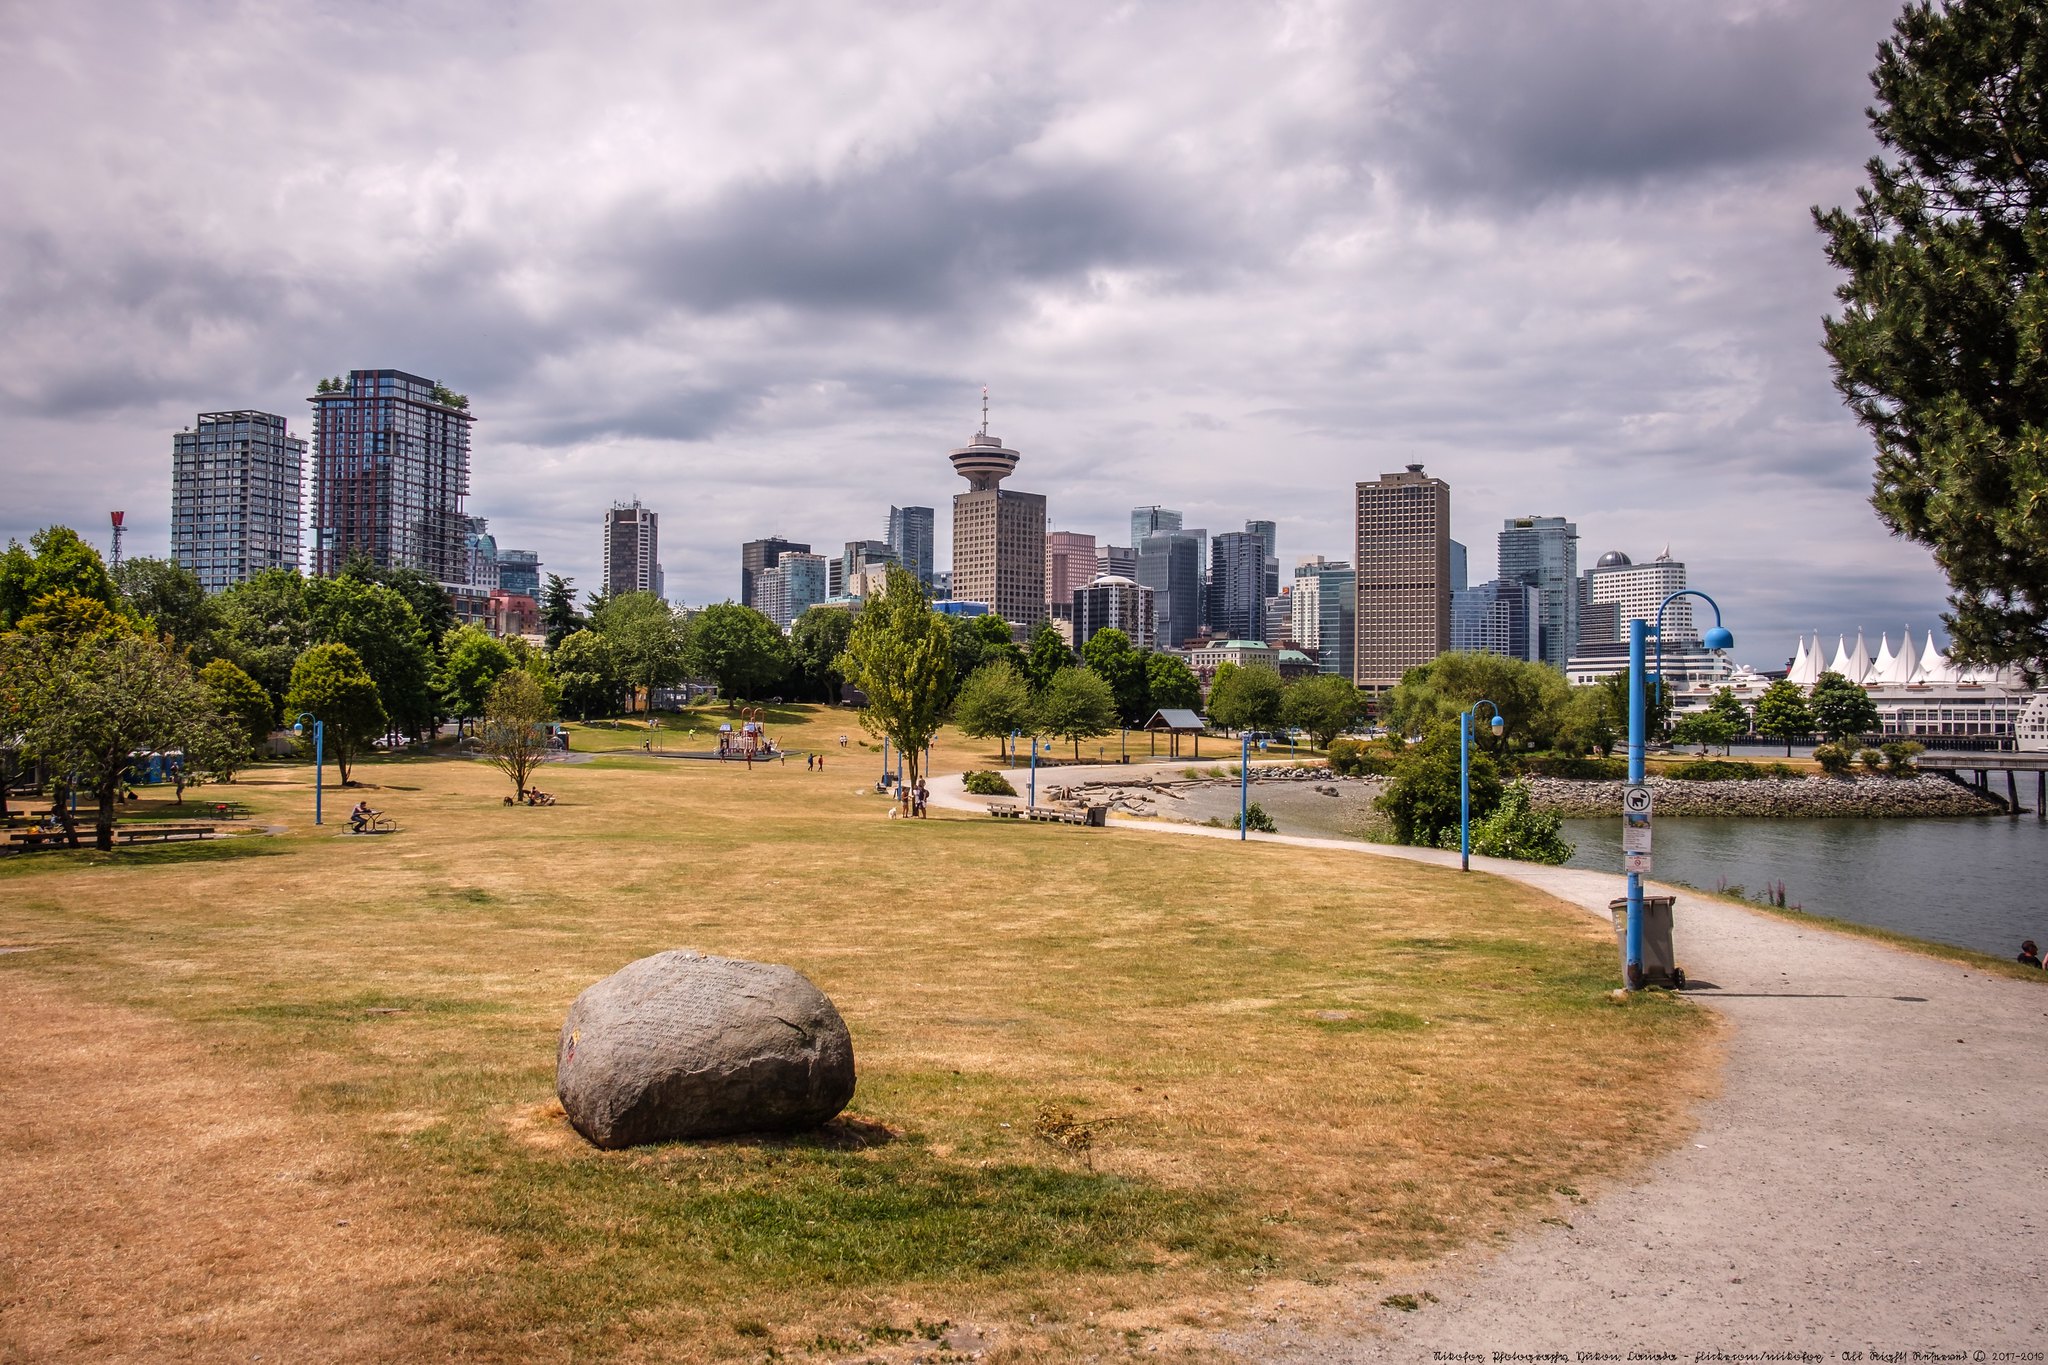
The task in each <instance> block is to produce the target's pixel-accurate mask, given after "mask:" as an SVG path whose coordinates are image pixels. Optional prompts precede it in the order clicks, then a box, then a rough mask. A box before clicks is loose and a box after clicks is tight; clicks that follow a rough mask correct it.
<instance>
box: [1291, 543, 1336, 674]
mask: <svg viewBox="0 0 2048 1365" xmlns="http://www.w3.org/2000/svg"><path fill="white" fill-rule="evenodd" d="M1328 563H1329V561H1328V560H1326V559H1324V558H1323V557H1322V556H1321V555H1315V556H1313V557H1312V558H1309V559H1304V560H1303V561H1302V562H1301V563H1299V564H1297V565H1295V566H1294V585H1293V591H1292V592H1290V593H1288V595H1287V633H1288V634H1289V635H1290V636H1292V637H1293V640H1294V643H1295V644H1296V645H1298V646H1299V647H1300V648H1302V649H1316V650H1319V649H1321V648H1322V646H1323V619H1322V605H1323V580H1322V579H1321V578H1320V577H1318V576H1317V574H1316V570H1318V569H1320V568H1323V567H1324V566H1325V565H1327V564H1328Z"/></svg>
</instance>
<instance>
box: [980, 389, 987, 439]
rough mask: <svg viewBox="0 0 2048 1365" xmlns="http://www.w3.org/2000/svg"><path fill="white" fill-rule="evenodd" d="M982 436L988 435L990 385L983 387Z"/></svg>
mask: <svg viewBox="0 0 2048 1365" xmlns="http://www.w3.org/2000/svg"><path fill="white" fill-rule="evenodd" d="M981 434H982V435H984V436H986V435H988V385H986V384H983V385H982V386H981Z"/></svg>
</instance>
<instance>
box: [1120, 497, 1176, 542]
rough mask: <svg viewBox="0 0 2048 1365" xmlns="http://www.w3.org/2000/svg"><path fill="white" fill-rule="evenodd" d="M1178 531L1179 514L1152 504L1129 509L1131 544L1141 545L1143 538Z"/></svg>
mask: <svg viewBox="0 0 2048 1365" xmlns="http://www.w3.org/2000/svg"><path fill="white" fill-rule="evenodd" d="M1179 529H1180V513H1178V512H1176V511H1174V510H1172V509H1171V508H1167V507H1160V506H1158V505H1157V504H1154V505H1153V506H1150V507H1133V508H1132V509H1131V544H1132V545H1134V546H1136V545H1143V544H1144V543H1145V537H1147V536H1156V535H1161V534H1163V533H1165V532H1167V531H1178V530H1179Z"/></svg>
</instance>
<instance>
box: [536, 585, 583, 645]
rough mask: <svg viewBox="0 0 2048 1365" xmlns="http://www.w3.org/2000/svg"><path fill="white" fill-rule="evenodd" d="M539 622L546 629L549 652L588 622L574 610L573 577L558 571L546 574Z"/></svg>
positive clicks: (574, 592)
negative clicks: (546, 578) (566, 576)
mask: <svg viewBox="0 0 2048 1365" xmlns="http://www.w3.org/2000/svg"><path fill="white" fill-rule="evenodd" d="M540 622H541V626H542V627H543V628H544V629H545V630H546V631H547V636H548V652H549V653H551V654H552V653H553V652H554V651H555V650H557V649H560V648H561V647H562V641H564V640H566V639H568V638H569V637H570V636H571V635H574V634H575V633H576V632H577V631H579V630H582V629H583V628H584V626H586V625H588V624H589V623H588V622H587V621H586V620H585V619H584V617H583V613H582V612H580V611H578V610H576V580H575V579H573V578H564V577H562V576H561V575H560V574H558V573H551V574H549V575H548V581H547V586H546V587H544V588H542V589H541V594H540Z"/></svg>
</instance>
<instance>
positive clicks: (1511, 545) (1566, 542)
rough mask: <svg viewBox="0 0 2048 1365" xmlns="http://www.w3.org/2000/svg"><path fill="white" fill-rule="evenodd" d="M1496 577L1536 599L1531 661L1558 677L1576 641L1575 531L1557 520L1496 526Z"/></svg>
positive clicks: (1537, 519)
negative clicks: (1527, 588)
mask: <svg viewBox="0 0 2048 1365" xmlns="http://www.w3.org/2000/svg"><path fill="white" fill-rule="evenodd" d="M1499 576H1500V577H1501V578H1502V579H1504V580H1507V581H1511V582H1515V583H1525V584H1527V585H1528V586H1530V587H1532V588H1534V589H1536V590H1537V592H1539V593H1540V594H1542V598H1543V603H1542V611H1541V615H1540V619H1539V623H1538V636H1539V640H1538V645H1537V652H1536V655H1535V656H1534V657H1536V658H1538V659H1541V660H1542V661H1543V662H1544V663H1547V664H1549V665H1550V666H1551V667H1552V668H1555V669H1557V670H1558V671H1560V672H1562V671H1563V670H1564V666H1565V664H1566V663H1568V662H1569V661H1570V660H1571V654H1572V650H1573V649H1574V648H1576V647H1577V644H1578V639H1579V528H1578V527H1577V526H1575V525H1573V524H1572V523H1571V522H1569V521H1566V520H1565V519H1564V518H1563V517H1511V518H1509V519H1508V520H1507V521H1504V522H1502V523H1501V532H1500V572H1499Z"/></svg>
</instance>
